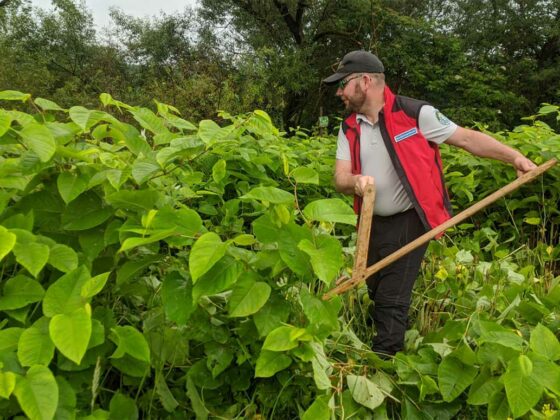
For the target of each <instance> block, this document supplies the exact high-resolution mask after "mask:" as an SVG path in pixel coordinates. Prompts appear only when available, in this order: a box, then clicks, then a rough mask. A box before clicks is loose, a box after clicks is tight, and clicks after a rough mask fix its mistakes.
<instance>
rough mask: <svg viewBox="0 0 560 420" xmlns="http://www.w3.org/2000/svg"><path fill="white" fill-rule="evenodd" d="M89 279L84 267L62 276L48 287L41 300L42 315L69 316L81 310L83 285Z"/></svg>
mask: <svg viewBox="0 0 560 420" xmlns="http://www.w3.org/2000/svg"><path fill="white" fill-rule="evenodd" d="M89 279H90V275H89V272H88V271H87V268H85V267H84V266H80V267H78V268H77V269H75V270H73V271H71V272H69V273H67V274H65V275H63V276H62V277H60V278H59V279H58V280H57V281H55V282H54V283H53V284H51V285H50V286H49V288H48V289H47V293H45V297H44V299H43V313H44V314H45V316H48V317H49V318H51V317H53V316H55V315H58V314H64V313H67V314H70V313H72V312H74V311H76V310H77V309H79V308H82V307H83V305H84V303H86V300H85V299H84V298H82V296H81V290H82V287H83V285H84V284H85V283H86V282H87V281H88V280H89Z"/></svg>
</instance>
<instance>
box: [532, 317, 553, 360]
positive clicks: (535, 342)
mask: <svg viewBox="0 0 560 420" xmlns="http://www.w3.org/2000/svg"><path fill="white" fill-rule="evenodd" d="M529 344H530V346H531V349H533V351H534V352H535V353H539V354H542V355H543V356H545V357H546V358H547V359H550V360H558V359H560V342H558V338H556V336H555V335H554V333H553V332H552V331H550V330H549V329H548V328H546V327H545V326H544V325H541V324H538V325H537V326H536V327H535V328H534V329H533V331H531V339H530V342H529Z"/></svg>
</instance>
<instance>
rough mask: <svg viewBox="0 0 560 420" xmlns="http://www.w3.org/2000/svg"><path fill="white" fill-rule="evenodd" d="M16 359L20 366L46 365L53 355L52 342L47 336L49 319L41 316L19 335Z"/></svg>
mask: <svg viewBox="0 0 560 420" xmlns="http://www.w3.org/2000/svg"><path fill="white" fill-rule="evenodd" d="M17 356H18V360H19V362H20V363H21V365H22V366H34V365H43V366H48V365H49V363H50V362H51V360H52V358H53V357H54V343H53V342H52V340H51V338H50V337H49V319H48V318H46V317H42V318H40V319H39V320H37V322H35V323H34V324H33V326H31V327H29V328H27V329H26V330H25V331H24V332H23V333H22V334H21V336H20V337H19V342H18V350H17Z"/></svg>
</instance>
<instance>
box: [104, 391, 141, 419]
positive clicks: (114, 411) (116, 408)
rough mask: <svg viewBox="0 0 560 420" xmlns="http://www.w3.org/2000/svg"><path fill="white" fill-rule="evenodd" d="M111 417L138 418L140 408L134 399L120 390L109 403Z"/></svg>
mask: <svg viewBox="0 0 560 420" xmlns="http://www.w3.org/2000/svg"><path fill="white" fill-rule="evenodd" d="M109 410H110V414H109V418H110V419H118V420H136V419H138V408H137V407H136V403H135V402H134V400H133V399H132V398H130V397H128V396H126V395H124V394H121V393H120V392H117V393H116V394H115V395H114V396H113V398H111V402H110V403H109Z"/></svg>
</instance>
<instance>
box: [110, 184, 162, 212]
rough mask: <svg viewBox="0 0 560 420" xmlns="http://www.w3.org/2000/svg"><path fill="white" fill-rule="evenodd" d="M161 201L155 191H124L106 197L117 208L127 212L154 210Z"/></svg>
mask: <svg viewBox="0 0 560 420" xmlns="http://www.w3.org/2000/svg"><path fill="white" fill-rule="evenodd" d="M159 199H160V193H159V192H157V191H155V190H151V189H148V190H134V191H131V190H122V191H118V192H116V193H113V194H109V195H107V196H106V197H105V200H106V201H107V202H108V203H109V204H110V205H112V206H113V207H115V208H118V209H126V210H141V211H142V210H152V209H153V208H154V207H155V205H156V203H157V202H158V201H159Z"/></svg>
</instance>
